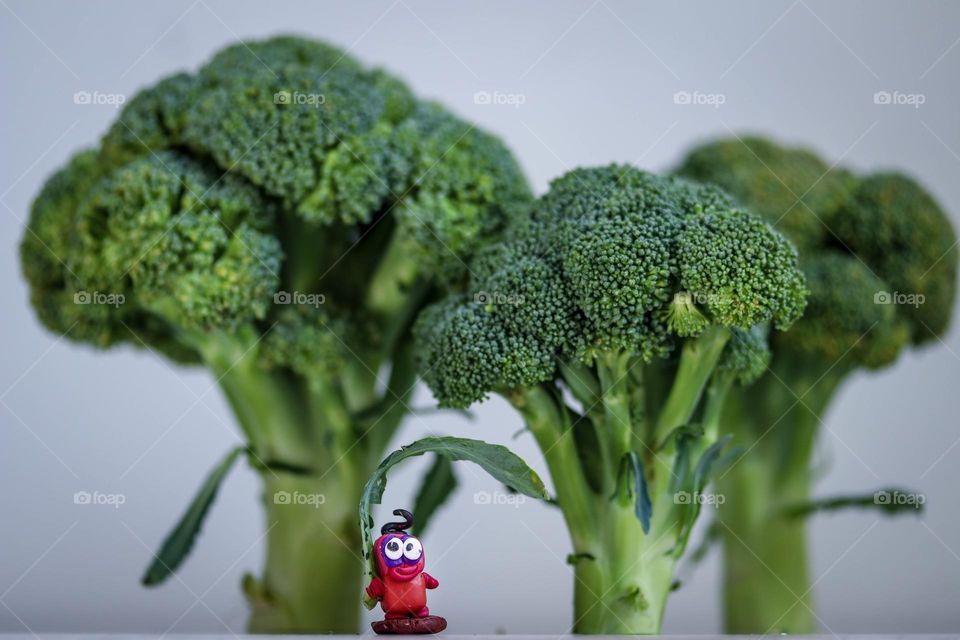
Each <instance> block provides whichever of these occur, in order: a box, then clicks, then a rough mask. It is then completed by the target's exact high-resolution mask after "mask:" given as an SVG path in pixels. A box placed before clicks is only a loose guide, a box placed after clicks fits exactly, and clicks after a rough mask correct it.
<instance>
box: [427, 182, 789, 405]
mask: <svg viewBox="0 0 960 640" xmlns="http://www.w3.org/2000/svg"><path fill="white" fill-rule="evenodd" d="M508 236H509V240H508V241H507V242H506V243H505V244H504V245H501V246H498V247H495V248H492V249H490V250H489V251H487V252H484V253H481V254H480V255H479V256H478V258H477V260H476V261H475V262H474V263H473V264H472V265H471V272H472V275H471V280H470V286H469V289H470V291H471V292H472V294H473V296H474V297H473V298H471V297H470V296H469V295H468V296H464V297H459V298H451V299H448V300H446V301H444V302H443V303H441V304H439V305H438V307H436V308H434V309H430V310H428V312H427V313H425V314H424V315H423V316H421V318H420V320H419V321H418V323H417V336H418V340H417V343H418V345H419V349H420V356H421V361H422V367H423V369H424V371H425V373H424V377H425V379H426V381H427V383H428V384H429V385H430V386H431V388H433V390H434V392H435V393H436V394H437V396H438V398H439V400H440V401H441V403H443V404H447V405H451V406H467V405H469V404H471V403H473V402H475V401H477V400H480V399H482V398H484V397H485V396H486V395H487V394H488V393H490V392H492V391H498V390H504V389H509V388H514V387H524V386H530V385H535V384H537V383H538V382H542V381H547V380H550V379H552V378H553V377H554V376H555V374H556V366H557V365H556V362H557V361H558V360H565V361H580V362H583V363H587V364H589V363H592V362H593V361H594V360H595V359H596V358H603V357H606V356H608V355H610V354H612V353H616V354H625V355H626V356H628V357H638V358H640V359H642V360H645V361H648V362H649V361H651V360H653V359H655V358H664V357H668V356H669V355H670V354H671V353H673V352H674V350H675V348H676V346H677V344H678V341H679V340H680V339H682V338H685V337H689V336H695V335H698V334H701V333H702V332H703V331H704V330H706V328H707V327H709V326H717V327H722V328H729V329H738V330H743V331H749V330H750V329H751V328H752V327H754V326H755V325H758V324H762V323H767V322H770V323H773V324H774V325H776V326H777V327H779V328H787V327H789V326H790V325H791V324H792V323H793V322H794V321H795V320H796V319H797V318H798V317H799V316H800V314H801V313H802V311H803V308H804V301H805V295H806V289H805V286H804V281H803V277H802V275H801V274H800V272H799V270H798V269H797V266H796V260H797V256H796V252H795V250H794V249H793V247H792V246H791V245H790V244H789V243H788V242H787V241H786V240H785V239H784V238H783V237H782V236H780V235H779V234H777V233H776V232H774V231H773V230H772V229H771V228H770V227H769V226H768V225H767V224H766V223H764V222H763V221H761V220H760V219H759V218H756V217H754V216H752V215H750V214H748V213H746V212H745V211H743V210H741V209H738V208H736V207H734V206H732V205H731V204H730V201H729V199H728V198H727V197H726V196H725V195H723V194H721V193H719V192H717V191H716V190H714V189H708V188H703V187H699V186H697V185H694V184H692V183H687V182H685V181H683V180H679V179H675V178H665V177H659V176H654V175H652V174H648V173H645V172H643V171H640V170H638V169H635V168H633V167H629V166H618V165H611V166H607V167H600V168H594V169H577V170H575V171H572V172H570V173H568V174H566V175H564V176H562V177H561V178H558V179H557V180H555V181H554V182H553V183H552V184H551V188H550V191H549V192H548V193H547V194H546V195H544V196H543V197H542V198H541V199H540V200H538V201H537V203H536V204H535V205H534V206H533V208H532V211H531V212H530V215H529V216H528V219H526V220H523V221H521V222H520V223H518V224H516V225H515V228H513V229H511V232H510V233H509V234H508Z"/></svg>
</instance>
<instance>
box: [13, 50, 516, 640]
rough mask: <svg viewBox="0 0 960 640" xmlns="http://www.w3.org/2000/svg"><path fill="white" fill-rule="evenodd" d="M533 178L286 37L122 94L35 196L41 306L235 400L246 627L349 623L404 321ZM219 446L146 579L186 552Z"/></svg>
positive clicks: (403, 347)
mask: <svg viewBox="0 0 960 640" xmlns="http://www.w3.org/2000/svg"><path fill="white" fill-rule="evenodd" d="M529 198H530V195H529V191H528V187H527V184H526V181H525V179H524V176H523V175H522V173H521V171H520V169H519V168H518V166H517V163H516V162H515V160H514V159H513V157H512V155H511V154H510V152H509V151H508V149H507V148H506V147H505V146H504V145H503V144H502V143H501V142H500V141H499V140H498V139H497V138H495V137H493V136H491V135H489V134H486V133H484V132H482V131H480V130H478V129H476V128H474V127H473V126H472V125H470V124H468V123H466V122H464V121H462V120H460V119H458V118H457V117H455V116H453V115H451V114H450V113H448V112H447V111H445V110H444V109H443V108H442V107H440V106H438V105H436V104H432V103H428V102H423V101H421V100H419V99H417V98H416V97H414V96H413V95H412V94H411V92H410V91H409V90H408V89H407V87H406V86H405V85H404V84H403V83H402V82H400V81H399V80H398V79H396V78H394V77H392V76H390V75H389V74H387V73H385V72H383V71H381V70H379V69H368V68H365V67H363V66H361V65H360V64H359V63H358V62H357V61H356V60H354V59H353V58H351V57H350V56H348V55H347V54H346V53H345V52H344V51H341V50H339V49H337V48H334V47H331V46H328V45H325V44H322V43H319V42H312V41H309V40H304V39H300V38H294V37H278V38H273V39H270V40H266V41H262V42H250V43H240V44H236V45H233V46H230V47H228V48H226V49H224V50H222V51H220V52H219V53H218V54H217V55H215V56H214V58H213V59H212V60H211V61H210V62H209V63H207V64H206V65H205V66H203V67H201V68H200V69H199V70H198V71H197V72H196V73H179V74H176V75H173V76H171V77H168V78H166V79H164V80H162V81H160V82H159V83H157V84H156V85H154V86H153V87H150V88H147V89H145V90H143V91H141V92H140V93H139V94H138V95H137V96H135V97H134V98H133V99H132V100H131V101H130V102H129V103H128V104H127V105H126V107H125V108H124V109H123V111H122V113H121V114H120V116H119V118H118V119H117V121H116V122H115V123H114V124H113V126H112V127H111V128H110V129H109V131H108V132H107V133H106V135H105V136H104V137H103V139H102V141H101V144H100V145H99V147H98V148H96V149H92V150H89V151H83V152H80V153H78V154H77V155H76V156H74V157H73V158H72V159H71V160H70V162H69V163H68V164H67V165H66V166H65V167H64V168H63V169H61V170H60V171H58V172H57V173H56V174H55V175H53V176H52V177H51V178H50V179H49V180H48V182H47V183H46V185H45V186H44V187H43V189H42V191H41V192H40V194H39V195H38V196H37V198H36V200H35V202H34V203H33V208H32V211H31V214H30V220H29V223H28V226H27V230H26V233H25V235H24V237H23V242H22V246H21V253H22V264H23V272H24V274H25V276H26V279H27V281H28V282H29V285H30V296H31V301H32V303H33V306H34V308H35V309H36V312H37V315H38V317H39V318H40V320H41V321H42V322H43V324H44V325H46V326H47V327H48V328H50V329H51V330H52V331H54V332H56V333H60V334H63V335H65V336H66V337H68V338H70V339H72V340H77V341H80V342H85V343H88V344H92V345H94V346H96V347H102V348H106V347H111V346H114V345H118V344H130V345H133V346H135V347H143V348H146V349H149V350H151V351H153V352H157V353H160V354H162V355H164V356H166V357H168V358H170V359H172V360H174V361H176V362H179V363H184V364H201V365H203V366H205V367H207V368H209V369H210V371H211V372H212V374H213V375H214V376H215V378H216V381H217V382H218V383H219V385H220V386H221V387H222V388H223V391H224V393H225V395H226V397H227V399H228V400H229V402H230V405H231V406H232V408H233V410H234V412H235V413H236V417H237V421H238V422H239V424H240V426H241V429H242V431H243V439H244V441H245V444H244V448H245V451H246V452H247V454H248V459H249V460H250V462H251V463H252V464H253V465H254V467H256V468H257V469H258V470H259V471H260V474H261V476H262V479H263V483H264V487H265V489H264V505H265V508H266V512H267V527H266V530H267V532H268V533H267V534H266V537H267V558H266V565H265V569H264V574H263V577H262V578H261V579H257V580H255V579H253V578H252V577H248V578H247V579H246V580H245V583H244V587H245V591H246V593H247V595H248V597H249V599H250V602H251V604H252V610H253V616H252V619H251V624H250V628H251V629H252V630H253V631H268V632H274V633H287V632H341V633H354V632H356V631H357V630H358V626H357V625H358V621H359V618H358V613H359V611H358V606H357V601H356V598H357V594H358V593H359V592H360V584H359V580H360V577H361V572H362V565H361V563H360V562H359V561H358V560H357V558H356V554H357V553H358V552H359V541H358V536H357V530H356V522H355V512H354V506H355V505H356V502H357V498H358V495H359V492H360V490H361V489H362V485H363V480H364V479H365V478H366V477H367V476H368V475H369V473H370V471H371V470H372V469H373V467H374V466H375V464H376V463H377V461H379V459H380V457H381V455H382V453H383V451H384V448H385V446H386V445H387V443H388V441H389V440H390V438H391V436H392V434H393V433H394V431H395V429H396V428H397V426H398V424H399V423H400V421H401V419H402V418H403V417H404V415H405V414H406V413H407V402H408V401H409V398H410V393H411V391H412V387H413V385H414V383H415V372H414V370H413V363H412V359H411V349H410V340H409V333H410V329H411V325H412V322H413V320H414V318H415V317H416V315H417V313H418V311H419V309H420V308H421V307H422V306H424V305H425V304H427V302H429V300H430V299H431V297H434V296H436V295H438V294H439V293H441V292H443V291H446V290H454V291H456V290H460V289H462V287H463V286H464V284H465V281H466V277H467V273H468V272H467V270H466V268H465V261H466V260H468V259H469V257H470V256H471V254H473V253H474V251H475V250H476V249H477V247H478V246H479V245H480V243H482V242H484V241H487V240H489V239H490V238H492V237H495V236H496V234H497V233H498V232H499V231H500V230H501V229H502V228H503V226H504V225H505V223H506V222H507V221H508V219H509V218H511V217H512V215H513V212H514V210H515V208H517V207H521V206H523V205H524V203H525V202H526V201H528V200H529ZM103 296H110V300H112V301H115V302H116V301H120V302H121V304H113V305H108V304H100V302H101V298H103ZM382 379H383V381H382V382H381V380H382ZM236 457H237V453H236V452H234V453H231V455H230V456H228V458H227V459H226V460H225V461H224V462H223V463H221V465H220V466H218V467H217V469H216V470H215V472H214V473H213V474H212V475H211V476H210V478H209V479H208V482H207V484H206V485H205V486H204V488H203V490H202V491H201V493H200V494H199V495H198V497H197V500H196V501H195V502H194V504H193V506H192V507H191V509H190V510H189V511H188V512H187V514H186V515H185V516H184V518H183V520H182V521H181V523H180V525H179V526H178V528H177V529H176V531H175V532H174V534H173V535H171V536H170V537H169V538H168V539H167V541H166V542H165V543H164V545H163V548H162V549H161V551H160V553H159V558H158V560H157V561H156V562H155V563H154V564H153V565H152V566H151V568H150V569H149V571H148V573H147V575H146V577H145V581H146V582H147V583H148V584H155V583H157V582H160V581H162V580H163V579H164V578H165V577H167V576H168V575H169V573H170V572H171V571H172V570H174V569H176V567H177V565H178V564H179V562H180V561H181V560H182V559H183V557H184V556H185V554H186V553H187V552H188V551H189V548H190V545H191V543H192V541H193V538H194V535H195V533H196V531H197V530H198V529H199V526H200V522H201V521H202V517H203V515H204V514H205V513H206V510H207V508H209V504H210V501H211V500H212V498H213V495H214V493H215V492H216V486H217V483H218V482H219V481H220V480H221V479H222V478H223V475H224V474H225V473H226V470H227V468H228V467H229V464H230V462H232V461H233V460H234V459H235V458H236ZM298 495H308V496H320V495H322V496H323V497H324V502H323V504H322V505H321V506H320V508H316V507H317V505H315V504H299V503H298V502H297V501H296V500H293V499H284V498H285V497H287V498H289V497H290V496H298ZM344 544H346V545H348V546H349V547H352V548H350V549H347V548H344ZM321 575H322V576H323V577H322V579H318V576H321Z"/></svg>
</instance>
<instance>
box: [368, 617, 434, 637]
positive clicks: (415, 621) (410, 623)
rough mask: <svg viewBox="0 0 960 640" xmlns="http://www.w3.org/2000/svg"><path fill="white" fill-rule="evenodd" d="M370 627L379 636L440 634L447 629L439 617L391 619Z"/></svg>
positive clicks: (372, 624) (375, 623)
mask: <svg viewBox="0 0 960 640" xmlns="http://www.w3.org/2000/svg"><path fill="white" fill-rule="evenodd" d="M370 626H371V627H373V632H374V633H379V634H405V633H440V632H441V631H443V630H444V629H446V628H447V621H446V620H445V619H443V618H441V617H440V616H425V617H423V618H391V619H389V620H378V621H377V622H372V623H370Z"/></svg>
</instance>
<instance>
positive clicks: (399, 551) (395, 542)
mask: <svg viewBox="0 0 960 640" xmlns="http://www.w3.org/2000/svg"><path fill="white" fill-rule="evenodd" d="M383 555H385V556H387V558H389V559H390V560H399V559H400V556H402V555H403V548H402V547H401V546H400V538H390V540H388V541H387V544H386V545H384V547H383Z"/></svg>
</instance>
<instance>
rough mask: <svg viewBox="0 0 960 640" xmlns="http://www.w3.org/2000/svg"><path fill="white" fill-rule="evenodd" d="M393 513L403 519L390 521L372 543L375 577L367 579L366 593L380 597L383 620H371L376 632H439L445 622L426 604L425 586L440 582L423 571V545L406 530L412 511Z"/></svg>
mask: <svg viewBox="0 0 960 640" xmlns="http://www.w3.org/2000/svg"><path fill="white" fill-rule="evenodd" d="M393 515H395V516H400V517H401V518H403V519H404V521H403V522H389V523H387V524H385V525H383V527H382V528H381V529H380V534H381V535H380V537H379V538H377V539H376V541H375V542H374V543H373V554H374V558H375V559H376V565H377V577H376V578H374V579H373V580H371V581H370V586H368V587H367V595H368V596H370V597H371V598H373V599H374V600H379V601H380V606H381V608H382V609H383V612H384V614H385V615H384V618H385V619H384V620H381V621H380V622H374V623H373V630H374V631H375V632H377V633H438V632H439V631H442V630H443V629H445V628H446V626H447V621H446V620H444V619H443V618H441V617H439V616H431V615H430V610H429V609H428V608H427V589H436V588H437V587H438V586H440V583H439V582H437V579H436V578H434V577H433V576H431V575H430V574H428V573H425V572H424V571H423V564H424V556H423V545H422V544H420V541H419V540H417V539H416V538H415V537H413V536H411V535H408V534H407V533H406V530H407V529H409V528H410V527H412V526H413V514H411V513H410V512H409V511H406V510H404V509H396V510H394V512H393Z"/></svg>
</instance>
